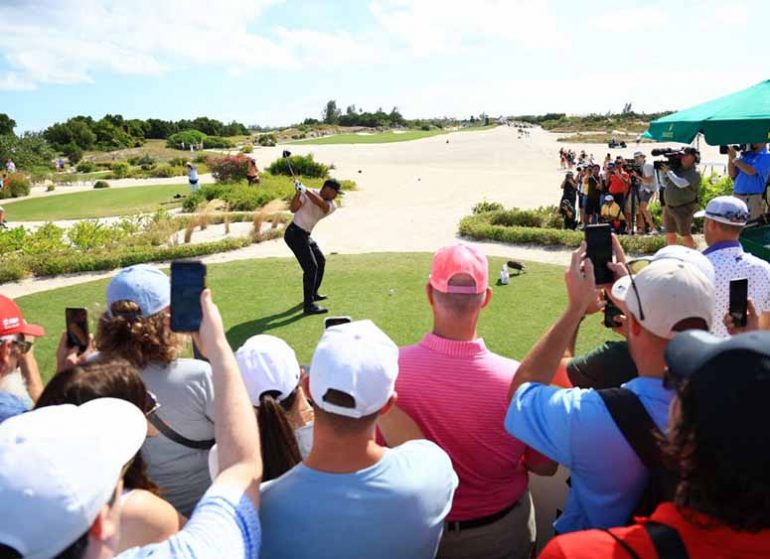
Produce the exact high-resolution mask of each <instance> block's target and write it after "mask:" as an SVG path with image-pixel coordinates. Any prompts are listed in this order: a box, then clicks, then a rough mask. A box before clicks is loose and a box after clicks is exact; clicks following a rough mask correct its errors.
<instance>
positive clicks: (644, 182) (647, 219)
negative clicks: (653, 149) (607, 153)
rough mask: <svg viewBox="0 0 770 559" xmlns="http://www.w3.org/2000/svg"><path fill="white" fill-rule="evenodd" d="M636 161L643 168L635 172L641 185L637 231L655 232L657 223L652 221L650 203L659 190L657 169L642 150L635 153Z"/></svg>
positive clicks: (640, 232)
mask: <svg viewBox="0 0 770 559" xmlns="http://www.w3.org/2000/svg"><path fill="white" fill-rule="evenodd" d="M634 163H635V164H636V166H637V167H638V168H639V169H640V170H641V173H637V172H636V170H634V173H633V174H634V176H635V177H636V180H637V181H638V185H639V189H638V192H639V210H638V214H637V218H636V219H637V221H636V229H637V233H639V234H642V233H646V232H654V231H655V223H654V222H653V221H652V214H650V210H649V209H648V205H649V203H650V199H652V196H653V194H655V192H656V191H657V190H658V185H657V182H656V181H655V169H654V167H653V165H652V163H647V160H646V157H645V155H644V153H642V152H641V151H637V152H635V153H634Z"/></svg>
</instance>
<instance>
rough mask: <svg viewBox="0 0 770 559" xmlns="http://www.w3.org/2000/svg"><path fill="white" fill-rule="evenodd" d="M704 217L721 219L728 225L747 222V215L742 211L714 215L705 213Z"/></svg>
mask: <svg viewBox="0 0 770 559" xmlns="http://www.w3.org/2000/svg"><path fill="white" fill-rule="evenodd" d="M706 217H711V218H715V217H719V218H722V219H726V220H727V221H729V222H730V223H740V224H743V223H746V222H747V221H748V220H749V213H748V212H744V211H740V210H739V211H727V212H723V213H714V212H709V211H706Z"/></svg>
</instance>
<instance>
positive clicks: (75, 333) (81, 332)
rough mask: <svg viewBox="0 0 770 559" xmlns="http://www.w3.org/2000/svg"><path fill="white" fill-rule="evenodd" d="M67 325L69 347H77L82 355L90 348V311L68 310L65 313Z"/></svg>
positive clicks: (80, 309) (81, 309)
mask: <svg viewBox="0 0 770 559" xmlns="http://www.w3.org/2000/svg"><path fill="white" fill-rule="evenodd" d="M64 323H65V324H66V325H67V347H76V348H78V351H79V352H80V353H83V352H84V351H85V350H86V349H87V348H88V342H89V339H88V311H87V310H86V309H83V308H71V307H70V308H67V309H66V310H65V311H64Z"/></svg>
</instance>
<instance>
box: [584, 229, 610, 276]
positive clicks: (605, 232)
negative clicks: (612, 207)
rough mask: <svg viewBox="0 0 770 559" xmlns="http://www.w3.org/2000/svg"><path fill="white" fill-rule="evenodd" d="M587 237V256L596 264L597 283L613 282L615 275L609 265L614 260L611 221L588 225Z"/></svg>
mask: <svg viewBox="0 0 770 559" xmlns="http://www.w3.org/2000/svg"><path fill="white" fill-rule="evenodd" d="M585 239H586V246H587V247H588V248H587V250H586V253H587V256H588V258H590V259H591V263H592V264H593V265H594V279H595V280H596V285H602V284H605V283H612V281H613V279H614V276H613V273H612V270H610V269H609V268H608V267H607V264H609V263H610V262H612V229H611V228H610V225H609V223H601V224H598V225H586V228H585Z"/></svg>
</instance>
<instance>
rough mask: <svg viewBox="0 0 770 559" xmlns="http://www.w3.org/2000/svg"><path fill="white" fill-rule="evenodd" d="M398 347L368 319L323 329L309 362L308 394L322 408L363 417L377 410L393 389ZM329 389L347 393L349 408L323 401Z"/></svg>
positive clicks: (330, 411)
mask: <svg viewBox="0 0 770 559" xmlns="http://www.w3.org/2000/svg"><path fill="white" fill-rule="evenodd" d="M397 376H398V347H397V346H396V344H395V343H393V340H391V339H390V338H389V337H388V336H387V335H386V334H385V333H384V332H383V331H382V330H380V329H379V328H377V326H376V325H375V324H374V323H373V322H372V321H371V320H360V321H356V322H350V323H348V324H340V325H339V326H333V327H331V328H328V329H327V330H325V331H324V334H323V336H322V337H321V341H320V342H318V347H316V350H315V353H314V354H313V360H312V362H311V364H310V396H311V397H312V399H313V402H314V403H315V404H316V405H317V406H318V407H320V408H321V409H322V410H324V411H327V412H329V413H333V414H336V415H344V416H346V417H354V418H359V417H365V416H367V415H371V414H373V413H375V412H377V411H379V410H381V409H382V408H383V407H384V406H385V404H387V403H388V400H389V399H390V397H391V396H392V395H393V393H394V392H395V387H396V377H397ZM329 390H336V391H338V392H342V393H344V394H347V395H348V396H350V397H351V398H352V400H353V405H352V406H351V407H345V406H341V405H338V404H334V403H331V402H329V401H328V400H327V394H328V392H329Z"/></svg>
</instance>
